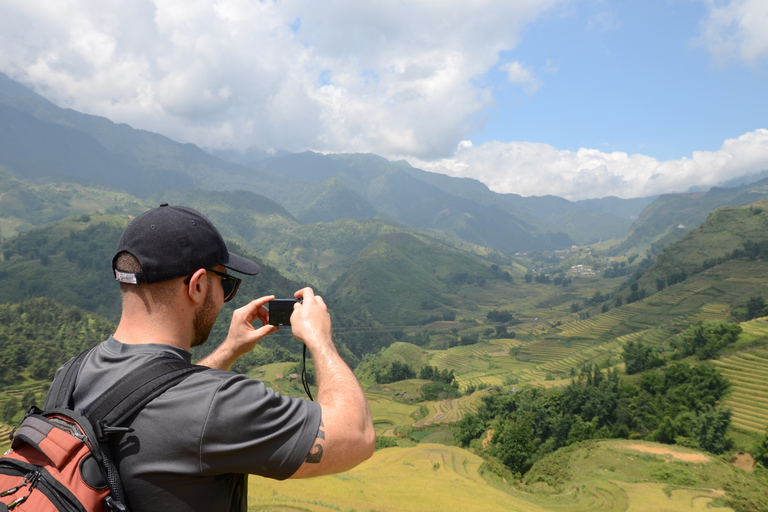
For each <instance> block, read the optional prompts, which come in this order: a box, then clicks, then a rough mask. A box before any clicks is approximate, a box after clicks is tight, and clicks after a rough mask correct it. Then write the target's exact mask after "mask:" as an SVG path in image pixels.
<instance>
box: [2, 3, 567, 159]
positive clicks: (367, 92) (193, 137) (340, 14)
mask: <svg viewBox="0 0 768 512" xmlns="http://www.w3.org/2000/svg"><path fill="white" fill-rule="evenodd" d="M564 2H568V0H519V1H515V2H509V1H507V0H478V1H473V2H466V1H464V0H444V1H439V2H438V1H435V0H421V1H410V2H405V1H404V0H387V1H371V2H360V1H359V0H328V1H325V2H317V1H315V0H283V1H275V2H271V1H270V2H262V1H251V0H154V1H151V0H112V1H110V2H104V1H102V0H71V1H68V2H61V1H59V0H30V1H27V2H18V1H17V0H0V12H2V14H3V15H2V17H0V47H2V48H3V51H2V52H0V70H1V71H4V72H6V73H8V74H9V75H11V77H13V78H16V79H19V80H21V81H23V82H26V83H31V84H34V85H35V87H36V88H37V90H38V92H41V93H42V94H44V95H45V96H47V97H49V98H50V99H51V100H53V101H54V102H56V103H58V104H60V105H62V106H67V107H71V108H74V109H77V110H80V111H84V112H87V113H92V114H97V115H102V116H106V117H108V118H110V119H112V120H114V121H116V122H127V123H129V124H131V125H132V126H135V127H138V128H144V129H148V130H152V131H156V132H160V133H163V134H165V135H167V136H169V137H171V138H173V139H176V140H180V141H183V142H188V141H189V142H195V143H197V144H199V145H201V146H203V147H206V148H235V149H246V148H252V147H255V148H258V149H262V150H269V149H288V150H297V151H298V150H304V149H315V150H321V151H371V152H375V153H379V154H383V155H391V154H413V155H417V156H420V157H423V158H430V157H436V156H446V155H449V154H450V153H451V152H452V150H453V147H455V144H456V142H457V141H458V140H461V139H462V138H466V137H467V136H469V135H470V134H471V133H472V131H473V130H474V129H476V128H477V127H478V125H479V123H481V122H482V119H483V112H484V111H486V110H487V109H488V108H490V107H491V106H492V105H493V98H492V91H491V90H490V89H489V88H487V87H485V86H482V85H478V84H477V83H475V82H473V79H474V78H476V77H478V76H481V75H483V74H484V73H487V72H488V70H490V69H491V68H493V67H494V66H496V65H498V59H499V54H500V52H502V51H509V50H511V49H513V48H514V47H515V45H516V44H517V42H518V40H519V38H520V32H521V30H522V28H523V27H524V26H525V25H526V24H527V23H530V22H531V21H532V20H534V19H536V18H537V17H538V16H540V15H541V14H542V13H544V12H546V11H548V10H551V9H552V8H554V7H555V6H557V5H559V4H561V3H564ZM520 72H521V73H523V74H524V72H525V70H524V69H522V68H521V71H520ZM518 80H523V83H525V84H526V86H528V87H531V86H533V84H535V79H533V78H528V79H525V77H524V76H523V75H520V76H519V77H518Z"/></svg>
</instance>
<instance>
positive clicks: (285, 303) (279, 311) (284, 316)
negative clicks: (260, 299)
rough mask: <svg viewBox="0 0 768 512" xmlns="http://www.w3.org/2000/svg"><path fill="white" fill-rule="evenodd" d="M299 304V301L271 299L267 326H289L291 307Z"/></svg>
mask: <svg viewBox="0 0 768 512" xmlns="http://www.w3.org/2000/svg"><path fill="white" fill-rule="evenodd" d="M297 302H301V300H299V299H272V300H271V301H269V302H268V303H267V304H268V305H269V325H291V314H292V313H293V305H294V304H296V303H297Z"/></svg>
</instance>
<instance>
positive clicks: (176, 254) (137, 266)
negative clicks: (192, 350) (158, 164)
mask: <svg viewBox="0 0 768 512" xmlns="http://www.w3.org/2000/svg"><path fill="white" fill-rule="evenodd" d="M227 268H229V269H232V270H236V271H238V272H241V273H244V274H250V275H254V274H256V273H258V271H259V267H258V265H257V264H256V263H255V262H253V261H251V260H248V259H246V258H243V257H241V256H238V255H236V254H231V253H230V252H229V251H228V250H227V247H226V245H225V244H224V240H223V239H222V237H221V235H220V234H219V232H218V230H217V229H216V228H215V227H214V226H213V224H212V223H211V222H210V221H209V220H208V219H207V218H206V217H204V216H203V215H201V214H200V213H199V212H197V211H195V210H193V209H191V208H186V207H183V206H168V205H167V204H164V205H161V206H160V207H158V208H155V209H153V210H150V211H148V212H145V213H143V214H142V215H139V216H138V217H136V219H134V220H133V221H132V222H131V223H130V224H129V225H128V227H127V228H126V229H125V231H124V232H123V235H122V237H121V238H120V242H119V243H118V247H117V252H116V254H115V257H114V258H113V259H112V269H113V271H114V274H115V279H116V280H117V281H119V282H120V283H121V291H122V295H123V317H124V318H125V315H126V314H128V315H129V316H132V315H134V314H136V313H137V312H138V313H139V314H153V315H155V316H157V315H159V318H162V319H165V320H163V322H167V321H168V320H171V321H179V322H181V323H180V324H178V325H187V326H189V327H190V328H191V340H190V341H191V346H196V345H199V344H201V343H203V342H205V340H206V339H207V338H208V334H209V333H210V330H211V328H212V327H213V324H214V323H215V321H216V317H217V315H218V312H219V309H220V308H221V305H222V303H223V302H224V301H226V300H229V299H230V298H232V297H233V296H234V294H235V293H236V291H237V285H238V284H239V282H240V280H239V279H237V278H234V277H233V276H230V275H228V274H227V273H226V270H227ZM201 280H202V281H201ZM203 281H204V283H203ZM183 311H189V314H190V316H185V315H184V314H183ZM141 312H144V313H141ZM183 318H187V319H188V320H187V321H183V320H182V319H183ZM187 322H189V323H187Z"/></svg>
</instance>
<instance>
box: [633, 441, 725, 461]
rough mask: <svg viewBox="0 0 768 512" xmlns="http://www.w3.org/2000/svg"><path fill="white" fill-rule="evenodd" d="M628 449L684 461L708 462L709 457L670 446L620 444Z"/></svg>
mask: <svg viewBox="0 0 768 512" xmlns="http://www.w3.org/2000/svg"><path fill="white" fill-rule="evenodd" d="M622 448H626V449H629V450H635V451H638V452H645V453H653V454H654V455H669V456H671V457H674V458H675V459H678V460H682V461H684V462H709V461H710V459H709V457H707V456H706V455H703V454H701V453H683V452H678V451H675V450H673V449H671V448H666V447H664V446H650V445H645V444H628V445H624V446H622Z"/></svg>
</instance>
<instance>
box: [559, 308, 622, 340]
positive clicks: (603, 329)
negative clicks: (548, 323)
mask: <svg viewBox="0 0 768 512" xmlns="http://www.w3.org/2000/svg"><path fill="white" fill-rule="evenodd" d="M630 316H631V312H630V311H628V310H626V309H623V308H617V309H613V310H611V311H609V312H607V313H603V314H602V315H598V316H596V317H593V318H588V319H586V320H576V321H573V322H569V323H567V324H565V325H563V326H562V327H561V328H560V333H559V336H561V337H564V338H586V339H594V340H596V339H598V338H600V336H602V335H603V334H605V333H607V332H608V331H610V330H611V329H613V328H614V327H616V326H617V325H619V324H620V323H621V322H622V321H624V320H626V319H627V318H629V317H630Z"/></svg>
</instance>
